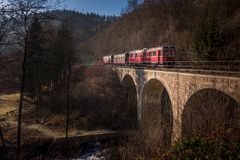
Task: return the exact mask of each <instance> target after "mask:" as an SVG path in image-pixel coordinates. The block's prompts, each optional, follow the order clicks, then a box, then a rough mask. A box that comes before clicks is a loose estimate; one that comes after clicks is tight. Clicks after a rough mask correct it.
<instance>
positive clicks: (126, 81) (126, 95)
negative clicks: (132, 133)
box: [122, 74, 138, 129]
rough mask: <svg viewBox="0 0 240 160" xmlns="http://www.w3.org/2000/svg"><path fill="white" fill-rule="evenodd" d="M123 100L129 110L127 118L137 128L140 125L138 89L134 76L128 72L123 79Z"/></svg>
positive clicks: (130, 124) (133, 127)
mask: <svg viewBox="0 0 240 160" xmlns="http://www.w3.org/2000/svg"><path fill="white" fill-rule="evenodd" d="M122 88H123V101H124V106H125V107H126V110H127V115H126V116H127V118H128V120H129V124H128V125H129V126H130V128H132V129H136V128H137V126H138V118H137V116H138V111H137V107H138V106H137V105H138V103H137V90H136V86H135V83H134V80H133V78H132V76H130V75H128V74H126V75H125V76H124V77H123V80H122Z"/></svg>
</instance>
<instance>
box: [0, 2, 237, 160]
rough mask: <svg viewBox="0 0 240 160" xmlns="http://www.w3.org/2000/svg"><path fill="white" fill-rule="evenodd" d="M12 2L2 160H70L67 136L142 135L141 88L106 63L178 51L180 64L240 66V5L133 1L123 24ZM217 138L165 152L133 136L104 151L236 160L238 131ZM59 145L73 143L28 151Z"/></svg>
mask: <svg viewBox="0 0 240 160" xmlns="http://www.w3.org/2000/svg"><path fill="white" fill-rule="evenodd" d="M8 2H9V3H8V4H7V5H5V3H4V2H3V1H0V5H1V7H0V16H1V17H0V145H2V146H3V150H1V149H2V148H1V147H0V159H1V158H2V157H3V158H5V159H7V157H9V158H8V159H12V158H13V157H14V158H16V156H17V159H24V158H26V157H27V158H28V159H41V158H43V159H44V158H45V159H52V158H53V157H54V158H66V157H67V158H68V156H69V154H72V155H74V154H75V153H73V152H75V151H76V150H75V149H76V148H77V147H79V146H77V147H76V146H74V147H76V148H74V149H72V148H71V147H69V146H71V145H69V143H68V138H71V137H75V136H79V135H88V134H94V133H95V134H96V133H108V132H110V131H119V130H121V131H122V130H135V129H136V128H137V127H139V126H138V124H137V123H138V122H137V121H138V120H137V108H136V105H137V104H135V101H134V102H133V101H132V102H131V101H130V100H132V99H134V98H136V97H129V95H131V94H130V93H129V92H131V91H133V90H135V89H133V88H131V87H130V88H129V86H127V87H124V86H123V85H122V84H121V82H120V81H119V79H118V76H117V75H116V73H115V72H113V71H112V70H111V69H110V68H109V67H106V66H103V65H102V64H101V61H102V57H103V56H104V55H114V54H119V53H123V52H126V51H132V50H136V49H142V48H151V47H156V46H176V50H177V57H176V58H177V61H227V62H232V61H235V62H239V61H240V38H239V37H240V1H239V0H141V1H139V0H128V5H127V6H126V7H125V8H123V9H122V12H121V15H119V16H106V15H99V14H95V13H81V12H79V11H73V10H67V9H59V7H58V6H59V3H60V2H59V0H54V1H53V2H54V3H53V4H49V3H46V2H47V1H45V0H33V1H27V0H20V1H18V0H8ZM130 90H131V91H130ZM207 94H209V95H210V93H206V95H207ZM197 98H199V97H197ZM197 98H196V99H197ZM222 99H223V100H224V98H222ZM201 100H203V99H201ZM203 101H204V100H203ZM226 101H227V100H226ZM218 102H219V103H220V102H221V101H220V100H219V101H218ZM213 107H214V106H213ZM189 110H190V111H192V110H191V109H189ZM222 110H224V108H223V109H222ZM222 110H221V111H222ZM190 111H189V112H190ZM192 112H193V111H192ZM203 125H204V124H203ZM196 130H197V129H196ZM219 130H220V131H221V132H219V134H217V133H215V132H214V133H213V135H208V136H209V137H198V136H197V137H191V138H189V139H179V140H178V141H177V142H176V144H175V145H173V146H168V147H166V146H161V145H160V144H159V143H157V141H155V140H153V139H152V138H151V137H150V138H149V137H147V136H146V135H144V134H142V133H141V132H140V133H138V132H137V134H136V133H135V132H134V134H131V135H129V136H128V137H127V138H126V139H121V140H120V141H119V142H117V144H116V142H113V144H112V142H111V143H110V144H107V149H106V150H107V152H108V153H107V154H109V155H111V156H112V157H109V158H108V159H112V158H113V157H114V159H123V160H124V159H126V160H129V159H146V160H148V159H166V160H168V159H179V158H180V159H187V158H189V157H190V159H194V158H195V159H211V158H209V157H211V156H212V157H213V158H212V159H219V158H220V159H234V158H239V152H238V151H239V130H238V132H237V133H236V132H235V130H232V129H229V130H221V128H220V129H219ZM214 135H215V137H214ZM55 138H59V139H61V138H63V139H64V138H66V142H67V143H66V144H65V143H64V144H63V146H61V147H62V148H61V147H60V148H61V149H59V148H58V147H56V148H54V147H53V146H51V144H49V143H47V145H46V146H47V151H46V150H44V149H42V148H41V149H38V148H37V149H36V148H34V147H33V148H32V147H29V148H27V147H26V148H24V147H22V146H27V145H30V146H31V145H34V144H35V143H38V142H39V141H40V140H42V139H44V140H45V139H55ZM64 140H65V139H64ZM44 144H45V143H44ZM5 146H7V147H5ZM9 146H10V147H9ZM43 146H44V145H42V147H43ZM46 146H45V147H46ZM109 146H110V147H109ZM66 147H67V148H66ZM68 147H69V148H68ZM5 149H6V151H5ZM104 149H105V148H104ZM16 150H17V152H16ZM15 152H16V153H15ZM66 152H67V153H66ZM1 156H2V157H1ZM77 156H79V154H77Z"/></svg>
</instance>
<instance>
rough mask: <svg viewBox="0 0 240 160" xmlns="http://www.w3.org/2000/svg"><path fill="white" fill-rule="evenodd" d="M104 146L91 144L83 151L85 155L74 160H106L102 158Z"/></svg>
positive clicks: (97, 143)
mask: <svg viewBox="0 0 240 160" xmlns="http://www.w3.org/2000/svg"><path fill="white" fill-rule="evenodd" d="M101 147H102V144H101V143H100V142H95V143H89V144H87V145H86V146H85V147H84V149H83V154H82V155H81V156H80V158H77V159H72V160H105V159H106V158H105V157H104V156H102V148H101Z"/></svg>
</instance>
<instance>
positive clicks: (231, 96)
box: [113, 67, 240, 143]
mask: <svg viewBox="0 0 240 160" xmlns="http://www.w3.org/2000/svg"><path fill="white" fill-rule="evenodd" d="M113 70H114V72H116V74H117V75H118V77H119V79H120V81H121V83H122V84H123V85H125V86H127V88H128V89H130V88H132V89H135V93H134V94H136V107H137V119H138V122H139V123H140V124H143V123H146V125H148V126H151V124H155V126H153V127H154V128H156V124H157V125H159V128H162V130H167V128H168V131H163V132H165V136H164V137H163V138H167V137H168V136H167V135H170V136H169V137H168V138H169V141H170V143H174V142H175V140H177V138H180V137H181V136H183V132H189V130H186V129H188V127H185V131H184V127H183V125H186V124H184V123H187V124H188V125H191V127H192V128H194V127H195V129H197V128H202V127H203V126H205V125H210V124H207V123H208V121H207V120H205V121H204V120H203V124H201V125H197V122H194V123H193V121H200V120H198V119H195V120H193V119H194V118H196V117H198V115H197V114H198V113H200V112H202V113H203V114H205V115H204V116H210V117H211V116H212V117H214V116H213V115H211V114H215V113H216V112H218V111H219V110H221V109H220V107H222V105H223V106H224V105H225V106H226V107H229V106H230V107H232V108H233V107H234V108H233V109H234V113H228V110H231V108H226V109H227V110H224V111H223V112H224V113H221V114H220V115H218V116H220V117H218V118H219V119H215V121H219V120H221V119H224V117H225V116H228V117H230V118H233V117H234V118H235V120H237V122H236V123H237V126H238V127H239V126H240V118H239V117H240V110H239V108H240V77H239V76H237V75H236V76H223V75H217V74H206V73H205V74H200V73H184V72H178V71H168V70H151V69H135V68H125V67H114V68H113ZM212 93H215V95H216V94H217V96H219V97H218V98H220V101H221V100H222V99H225V101H224V104H220V105H218V106H217V107H219V106H220V107H219V108H213V107H212V106H214V105H215V104H216V103H218V102H219V100H216V101H214V102H213V103H214V104H208V106H206V104H207V103H206V102H209V103H210V102H212V100H211V99H214V97H213V96H214V94H212ZM196 95H198V96H196ZM166 97H167V98H166ZM194 97H195V98H194ZM196 97H198V98H196ZM190 102H191V103H192V107H193V108H194V107H195V106H201V105H203V106H205V107H208V108H212V109H213V110H214V111H211V110H207V109H206V108H195V111H194V112H193V114H190V115H189V114H185V113H186V112H190V110H189V107H187V106H188V103H190ZM226 103H227V104H226ZM154 108H155V109H154ZM190 108H191V107H190ZM205 109H206V111H205ZM210 112H211V113H210ZM146 113H150V115H149V117H148V120H149V122H143V119H144V115H145V114H146ZM194 114H196V115H194ZM207 114H210V115H207ZM226 114H228V115H226ZM154 117H155V118H154ZM191 118H193V119H191ZM215 118H216V117H215ZM186 119H188V121H189V122H188V121H186ZM202 119H204V118H202ZM206 119H207V118H206ZM163 121H165V122H166V123H165V124H166V125H165V126H164V125H163V124H164V123H163ZM214 123H215V122H214ZM186 126H187V125H186ZM208 127H212V126H208ZM203 132H204V131H203Z"/></svg>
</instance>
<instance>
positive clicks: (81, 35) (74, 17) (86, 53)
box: [44, 10, 118, 63]
mask: <svg viewBox="0 0 240 160" xmlns="http://www.w3.org/2000/svg"><path fill="white" fill-rule="evenodd" d="M44 14H47V15H48V17H50V20H48V21H47V22H46V23H47V24H49V23H50V24H52V25H53V26H58V25H59V24H61V22H63V21H66V22H67V23H68V25H69V26H70V27H71V30H72V33H73V37H74V43H75V45H76V49H77V52H78V54H79V57H80V61H81V62H83V63H87V62H90V61H92V60H93V59H94V57H93V54H94V51H91V50H90V47H91V45H92V44H90V43H89V39H91V38H92V37H93V36H95V34H96V33H98V32H101V31H102V30H103V29H105V28H106V27H108V26H109V24H111V23H112V22H115V21H116V20H117V19H118V17H115V16H104V15H103V16H102V15H98V14H95V13H86V14H85V13H80V12H78V11H72V10H54V11H51V12H48V13H44Z"/></svg>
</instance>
